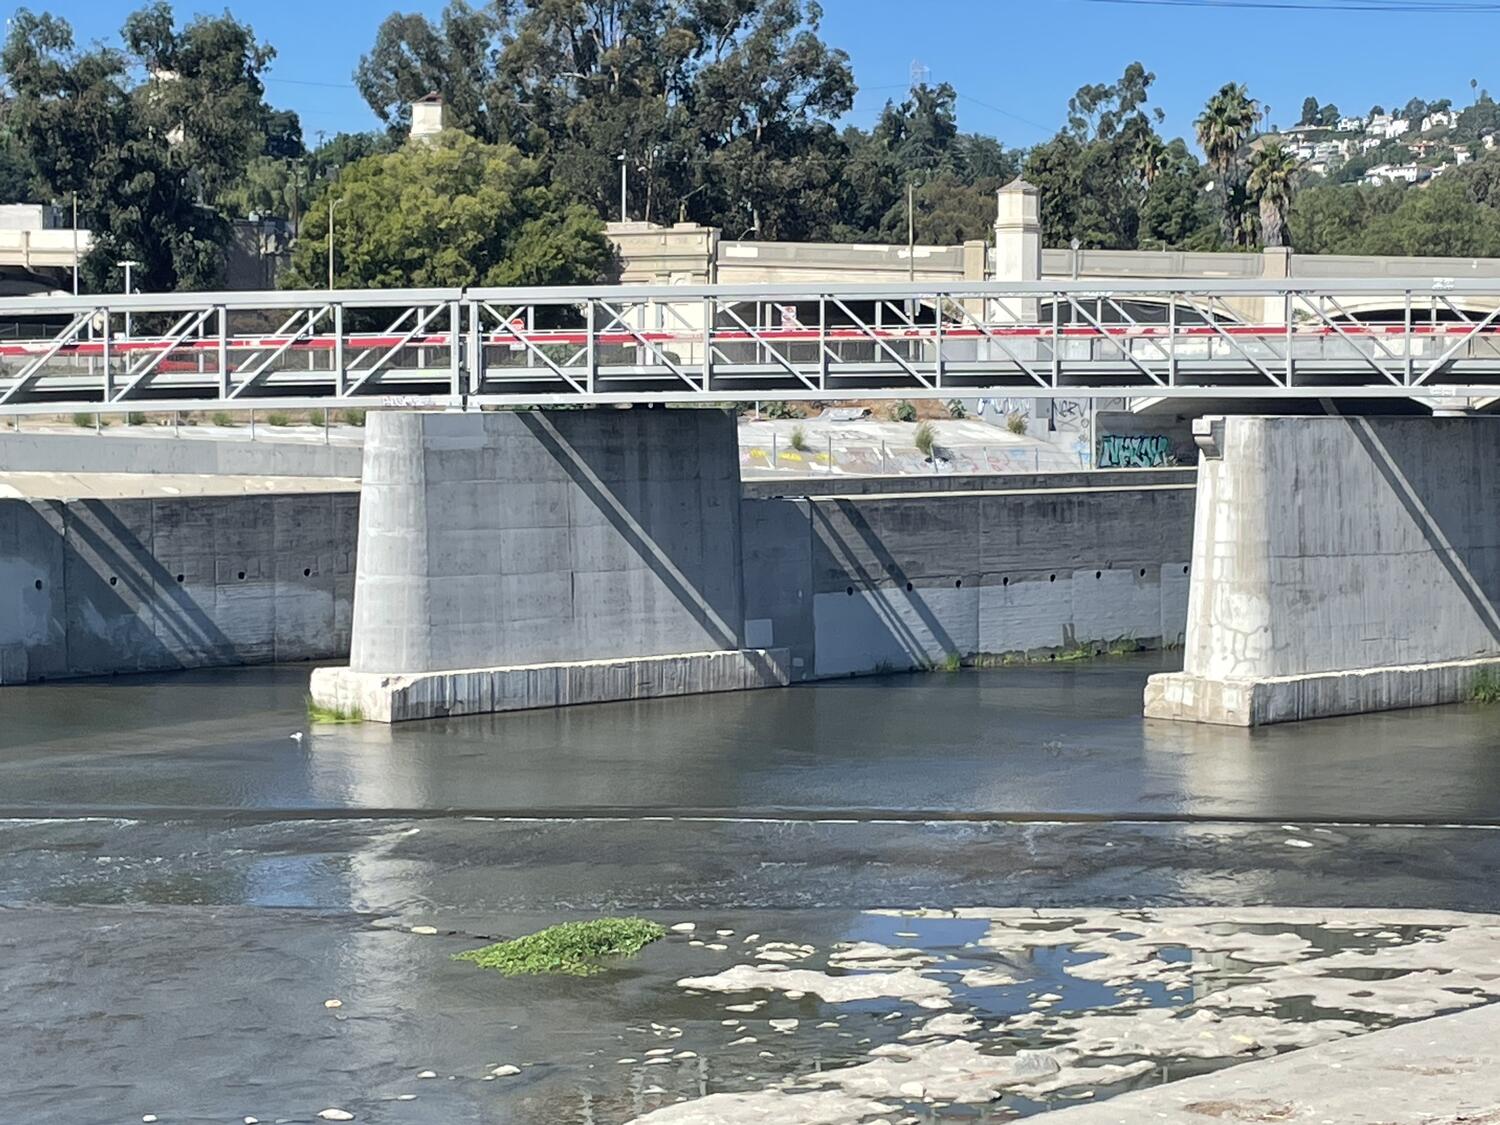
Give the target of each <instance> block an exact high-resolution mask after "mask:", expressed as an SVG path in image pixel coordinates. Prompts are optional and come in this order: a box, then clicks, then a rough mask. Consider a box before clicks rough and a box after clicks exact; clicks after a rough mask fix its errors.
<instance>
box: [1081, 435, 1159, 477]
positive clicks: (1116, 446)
mask: <svg viewBox="0 0 1500 1125" xmlns="http://www.w3.org/2000/svg"><path fill="white" fill-rule="evenodd" d="M1172 463H1173V458H1172V441H1171V439H1170V438H1168V437H1167V436H1166V435H1165V434H1101V435H1100V436H1099V468H1101V469H1157V468H1160V467H1161V466H1163V465H1170V464H1172Z"/></svg>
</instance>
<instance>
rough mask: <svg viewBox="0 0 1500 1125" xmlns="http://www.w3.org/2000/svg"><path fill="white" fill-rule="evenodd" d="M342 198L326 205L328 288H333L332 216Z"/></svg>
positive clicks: (342, 200)
mask: <svg viewBox="0 0 1500 1125" xmlns="http://www.w3.org/2000/svg"><path fill="white" fill-rule="evenodd" d="M344 198H345V197H344V196H342V195H341V196H339V197H338V198H337V199H335V200H333V201H332V202H330V203H329V204H328V288H329V289H332V288H333V214H334V212H335V211H337V210H338V208H339V204H340V203H342V202H344Z"/></svg>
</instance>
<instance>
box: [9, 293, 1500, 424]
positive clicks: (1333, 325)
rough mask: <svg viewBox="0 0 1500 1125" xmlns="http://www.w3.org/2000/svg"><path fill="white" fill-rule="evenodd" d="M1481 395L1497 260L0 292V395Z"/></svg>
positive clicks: (525, 399)
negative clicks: (780, 278)
mask: <svg viewBox="0 0 1500 1125" xmlns="http://www.w3.org/2000/svg"><path fill="white" fill-rule="evenodd" d="M989 395H1007V396H1018V395H1024V396H1034V397H1067V398H1089V397H1120V396H1129V397H1150V398H1172V397H1180V398H1194V399H1204V398H1235V399H1251V398H1265V399H1288V398H1321V399H1326V398H1361V399H1370V398H1381V397H1401V398H1416V399H1421V400H1429V401H1438V400H1452V399H1470V400H1481V401H1484V402H1489V401H1493V400H1494V399H1495V397H1496V396H1497V395H1500V281H1495V280H1489V281H1476V280H1461V279H1443V278H1439V279H1432V278H1426V279H1414V280H1413V279H1405V280H1386V279H1357V280H1344V281H1322V282H1318V283H1316V284H1312V283H1306V282H1300V281H1266V280H1241V281H1233V280H1225V281H1221V280H1212V279H1203V278H1193V279H1183V280H1175V281H1140V282H1137V281H1131V282H1098V281H1093V282H1039V283H1007V282H963V283H956V284H953V285H922V284H917V285H865V286H843V287H840V286H837V285H828V284H826V283H820V284H817V285H808V284H801V285H796V286H788V285H780V286H766V285H756V286H740V287H732V286H707V287H691V286H654V287H653V286H598V287H575V288H535V289H517V288H513V289H420V290H407V289H403V290H332V291H284V292H282V291H277V292H225V293H171V294H161V295H154V294H152V295H142V294H136V295H131V296H123V295H95V296H57V297H28V298H16V299H6V300H0V414H23V413H54V412H59V411H73V410H88V411H103V412H123V411H141V410H187V411H191V410H204V409H215V410H219V409H231V410H233V409H253V408H257V407H258V408H262V409H265V408H273V407H276V408H309V407H312V408H316V407H333V406H377V407H378V406H407V407H425V406H430V407H452V406H458V405H470V406H472V405H496V406H505V405H509V406H521V405H557V404H566V403H624V402H633V403H650V402H661V403H671V402H675V403H694V402H696V403H710V402H723V401H726V400H741V401H743V400H758V401H767V400H776V399H785V400H799V399H800V400H828V399H843V398H962V397H975V396H989Z"/></svg>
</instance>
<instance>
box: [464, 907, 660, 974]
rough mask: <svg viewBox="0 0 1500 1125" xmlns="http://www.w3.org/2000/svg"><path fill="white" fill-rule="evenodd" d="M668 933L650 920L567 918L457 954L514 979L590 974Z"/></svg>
mask: <svg viewBox="0 0 1500 1125" xmlns="http://www.w3.org/2000/svg"><path fill="white" fill-rule="evenodd" d="M666 934H667V931H666V930H665V929H663V928H662V927H661V926H658V925H657V924H656V923H655V922H648V921H646V919H644V918H594V919H591V920H590V921H587V922H564V923H562V924H561V925H558V926H549V927H547V929H545V930H540V931H538V932H537V933H534V934H527V935H526V936H525V937H518V938H515V939H513V940H511V941H501V942H496V943H495V944H494V945H486V946H484V947H483V948H482V949H471V950H469V951H468V952H467V953H459V954H455V955H454V960H455V961H472V962H473V963H474V964H476V965H478V966H479V967H480V968H481V969H494V970H496V971H497V972H500V973H504V974H505V975H506V976H508V977H515V976H525V975H533V974H540V973H558V974H562V975H564V976H573V977H587V976H593V975H594V974H595V973H602V972H603V971H604V970H605V967H606V966H604V965H603V964H601V962H602V961H603V960H604V958H606V957H631V956H634V955H635V954H637V953H639V952H640V951H641V950H642V949H644V948H645V947H646V946H648V945H650V944H651V943H652V942H653V941H659V940H661V939H662V938H663V937H665V936H666Z"/></svg>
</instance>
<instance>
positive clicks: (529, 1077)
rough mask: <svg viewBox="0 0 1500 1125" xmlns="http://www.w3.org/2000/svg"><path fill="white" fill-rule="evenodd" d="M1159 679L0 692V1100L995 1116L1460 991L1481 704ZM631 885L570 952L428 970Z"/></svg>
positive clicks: (55, 1114)
mask: <svg viewBox="0 0 1500 1125" xmlns="http://www.w3.org/2000/svg"><path fill="white" fill-rule="evenodd" d="M1166 666H1167V665H1166V664H1165V663H1164V661H1163V659H1161V658H1157V657H1150V656H1148V657H1128V658H1118V659H1104V660H1098V661H1092V662H1079V663H1072V664H1056V665H1046V666H1029V667H1015V668H1005V669H997V670H993V671H964V672H959V673H953V674H941V673H938V674H930V675H910V676H891V677H876V678H868V679H858V680H843V681H836V682H823V683H819V684H815V685H806V686H799V687H793V688H789V689H785V690H781V691H768V692H758V693H747V694H740V695H719V696H707V697H698V698H682V699H670V700H659V701H651V702H643V703H630V704H608V705H601V706H596V707H587V708H577V709H573V710H570V711H560V712H529V713H516V714H510V715H504V716H491V717H481V718H470V719H463V720H453V721H438V722H430V723H422V724H409V725H403V726H396V727H375V726H323V725H311V724H309V723H308V721H307V719H306V716H305V713H304V704H303V699H304V695H305V692H306V685H307V666H305V665H303V666H299V667H269V668H255V669H242V670H235V671H218V672H192V673H179V674H174V675H164V676H152V677H130V678H119V679H115V680H109V681H77V682H72V683H48V684H41V685H31V686H27V687H24V688H4V689H0V996H3V997H4V1033H3V1035H0V1075H3V1078H0V1106H3V1109H0V1119H3V1120H6V1121H17V1122H21V1121H25V1122H53V1121H56V1122H68V1123H73V1125H84V1123H93V1122H98V1123H101V1125H103V1123H116V1122H131V1121H140V1120H142V1118H143V1117H145V1116H146V1115H153V1116H154V1117H155V1118H156V1119H157V1120H158V1121H160V1122H162V1123H164V1125H167V1123H172V1122H243V1121H245V1120H247V1119H248V1118H251V1117H253V1118H256V1119H258V1121H260V1122H266V1123H269V1122H275V1121H284V1122H314V1121H317V1120H319V1117H318V1114H319V1113H320V1112H321V1111H323V1110H325V1109H339V1110H342V1111H343V1112H344V1113H347V1114H351V1115H353V1116H352V1120H354V1121H356V1122H381V1123H383V1122H391V1123H398V1122H400V1123H438V1122H442V1123H449V1122H566V1123H574V1122H576V1123H580V1125H582V1123H594V1125H617V1123H625V1122H631V1121H636V1120H641V1119H644V1120H645V1121H647V1122H649V1123H651V1125H657V1123H684V1122H705V1123H710V1125H711V1123H715V1122H726V1123H727V1122H752V1121H754V1122H768V1123H769V1122H778V1123H780V1122H827V1123H837V1122H849V1123H851V1125H854V1123H860V1125H864V1123H873V1122H876V1121H881V1120H884V1121H887V1122H891V1123H895V1122H900V1121H906V1122H928V1121H949V1120H952V1121H1000V1120H1008V1119H1011V1118H1014V1117H1020V1116H1027V1115H1031V1114H1034V1113H1037V1112H1039V1111H1052V1110H1057V1109H1059V1108H1063V1107H1067V1106H1070V1105H1073V1104H1077V1103H1080V1102H1086V1101H1097V1100H1101V1099H1104V1098H1107V1097H1109V1096H1111V1095H1113V1094H1117V1093H1120V1092H1122V1091H1125V1090H1129V1089H1133V1088H1139V1087H1141V1086H1144V1085H1151V1084H1153V1083H1159V1082H1161V1081H1163V1080H1164V1079H1167V1080H1170V1079H1173V1078H1178V1077H1182V1076H1186V1075H1191V1074H1196V1073H1202V1072H1205V1071H1207V1070H1211V1069H1214V1068H1218V1067H1223V1066H1226V1065H1231V1064H1234V1063H1237V1062H1242V1061H1246V1060H1250V1059H1255V1058H1259V1057H1263V1056H1266V1055H1269V1054H1274V1053H1276V1052H1278V1051H1282V1050H1285V1049H1288V1048H1292V1047H1297V1046H1303V1045H1309V1044H1313V1043H1318V1042H1325V1041H1329V1040H1333V1039H1338V1038H1343V1037H1348V1036H1353V1035H1357V1034H1360V1033H1361V1032H1363V1031H1365V1030H1368V1029H1372V1028H1381V1027H1388V1026H1392V1025H1394V1024H1398V1023H1401V1022H1404V1021H1408V1020H1413V1019H1420V1018H1425V1017H1427V1016H1431V1015H1436V1014H1439V1013H1443V1012H1448V1011H1455V1010H1458V1009H1461V1008H1465V1007H1469V1006H1473V1005H1476V1004H1479V1003H1482V1002H1484V1001H1486V1000H1491V999H1500V917H1496V915H1497V914H1500V883H1497V882H1496V880H1495V878H1494V872H1495V870H1497V868H1500V710H1496V709H1494V708H1485V707H1480V706H1456V707H1447V708H1438V709H1428V710H1419V711H1409V712H1392V713H1387V714H1383V715H1375V716H1365V717H1358V718H1349V719H1332V720H1324V721H1320V722H1314V723H1306V724H1300V725H1289V726H1281V727H1270V728H1264V729H1260V730H1255V731H1246V730H1239V729H1229V728H1214V727H1204V726H1196V725H1187V724H1173V723H1162V722H1149V721H1146V720H1143V719H1142V718H1141V717H1140V707H1141V691H1142V686H1143V684H1144V681H1145V678H1146V676H1147V675H1148V674H1149V673H1151V672H1153V671H1157V670H1160V669H1161V668H1163V667H1166ZM293 734H299V735H300V736H301V737H300V738H293V737H292V735H293ZM627 913H628V914H639V915H642V916H644V917H648V918H652V919H655V920H657V921H660V922H661V923H662V924H663V925H666V926H668V927H675V928H674V929H672V930H671V932H670V933H669V936H668V937H667V938H666V939H665V940H663V941H661V942H658V943H656V944H654V945H651V946H648V947H647V948H646V949H645V950H644V951H643V952H642V953H641V954H640V955H639V956H638V957H636V958H633V959H630V960H626V961H622V962H619V963H617V964H616V965H614V966H613V967H612V968H610V970H609V971H607V972H606V973H604V974H602V975H599V976H595V977H591V978H582V979H580V978H566V977H563V978H559V977H517V978H505V977H502V976H499V975H498V974H494V973H491V972H488V971H485V970H482V969H479V968H477V967H475V966H473V965H471V964H468V963H464V962H458V961H454V960H453V956H452V955H453V954H455V953H459V952H462V951H464V950H466V949H472V948H474V947H476V946H478V945H481V944H484V943H486V942H489V941H492V940H498V939H501V938H505V937H511V936H516V935H519V934H523V933H527V932H531V931H533V930H536V929H539V928H541V927H542V926H545V925H549V924H551V923H553V922H557V921H566V920H573V919H581V918H588V917H596V916H599V915H602V914H627ZM330 1001H337V1003H336V1004H330V1003H329V1002H330ZM511 1068H515V1072H511ZM325 1119H329V1118H325ZM332 1119H348V1118H338V1117H337V1116H335V1117H334V1118H332Z"/></svg>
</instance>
